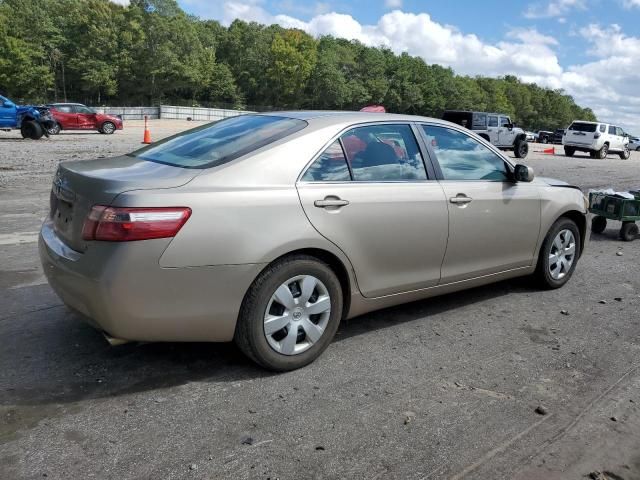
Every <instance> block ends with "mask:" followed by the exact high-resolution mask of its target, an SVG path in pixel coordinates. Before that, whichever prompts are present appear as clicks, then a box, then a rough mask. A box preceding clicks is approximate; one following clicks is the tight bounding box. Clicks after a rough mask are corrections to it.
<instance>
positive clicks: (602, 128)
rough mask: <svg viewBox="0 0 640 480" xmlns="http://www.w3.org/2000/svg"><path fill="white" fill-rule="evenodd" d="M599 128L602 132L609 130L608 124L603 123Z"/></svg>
mask: <svg viewBox="0 0 640 480" xmlns="http://www.w3.org/2000/svg"><path fill="white" fill-rule="evenodd" d="M599 130H600V131H601V132H602V133H604V132H606V131H607V126H606V125H604V124H602V125H600V128H599Z"/></svg>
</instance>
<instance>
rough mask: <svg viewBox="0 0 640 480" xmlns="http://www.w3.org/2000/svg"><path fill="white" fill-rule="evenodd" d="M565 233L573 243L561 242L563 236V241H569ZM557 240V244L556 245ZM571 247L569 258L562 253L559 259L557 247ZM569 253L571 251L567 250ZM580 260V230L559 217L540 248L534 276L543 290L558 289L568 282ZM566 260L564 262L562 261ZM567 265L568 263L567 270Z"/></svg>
mask: <svg viewBox="0 0 640 480" xmlns="http://www.w3.org/2000/svg"><path fill="white" fill-rule="evenodd" d="M566 232H570V233H571V235H572V236H573V241H569V242H567V243H566V244H565V243H564V242H563V237H562V236H561V234H563V235H564V239H565V240H570V238H569V237H567V235H566ZM558 238H560V240H559V242H560V243H559V244H557V241H558ZM571 245H572V246H573V254H572V256H571V258H570V259H569V258H567V257H568V254H567V253H566V252H564V251H563V253H562V256H561V257H559V256H558V254H557V252H558V247H559V246H562V247H563V248H564V247H565V246H566V247H571ZM568 251H571V250H568ZM554 252H556V254H555V258H556V259H557V260H556V261H555V262H553V263H552V254H553V253H554ZM579 258H580V230H579V229H578V226H577V225H576V223H575V222H574V221H573V220H571V219H570V218H567V217H561V218H559V219H558V220H556V222H555V223H554V224H553V225H552V226H551V228H550V229H549V232H548V233H547V236H546V237H545V239H544V242H543V243H542V247H541V248H540V255H539V257H538V266H537V268H536V271H535V273H534V276H535V278H536V280H537V282H538V284H539V285H540V286H541V287H542V288H545V289H554V288H560V287H562V286H563V285H564V284H565V283H567V282H568V281H569V279H570V278H571V276H572V275H573V272H574V271H575V269H576V265H577V264H578V259H579ZM562 259H564V260H566V262H564V261H562ZM567 263H569V265H568V268H567Z"/></svg>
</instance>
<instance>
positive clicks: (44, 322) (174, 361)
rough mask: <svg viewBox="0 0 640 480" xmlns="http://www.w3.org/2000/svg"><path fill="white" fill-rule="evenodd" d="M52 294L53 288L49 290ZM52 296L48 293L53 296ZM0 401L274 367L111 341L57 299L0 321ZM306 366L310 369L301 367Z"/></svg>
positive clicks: (233, 376)
mask: <svg viewBox="0 0 640 480" xmlns="http://www.w3.org/2000/svg"><path fill="white" fill-rule="evenodd" d="M533 290H534V288H533V287H532V286H531V285H530V282H529V281H528V279H515V280H509V281H504V282H500V283H497V284H493V285H489V286H484V287H477V288H474V289H471V290H467V291H464V292H459V293H455V294H449V295H445V296H441V297H435V298H432V299H428V300H421V301H417V302H413V303H410V304H405V305H401V306H397V307H392V308H387V309H384V310H380V311H377V312H373V313H369V314H366V315H362V316H360V317H356V318H353V319H350V320H347V321H344V322H342V324H341V326H340V328H339V330H338V335H337V336H336V338H335V340H334V341H335V342H340V341H343V340H345V339H348V338H351V337H354V336H357V335H361V334H364V333H367V332H372V331H376V330H380V329H386V328H395V327H397V326H399V325H402V324H403V323H406V322H411V321H415V320H419V319H426V321H428V317H430V316H433V315H437V314H440V313H443V312H447V311H449V310H455V309H457V308H460V307H462V306H465V305H470V304H474V303H477V302H482V301H484V300H487V299H491V298H496V297H500V296H504V295H509V294H512V293H517V292H529V291H533ZM50 295H51V296H52V294H50ZM52 298H53V297H52ZM0 333H2V334H3V337H4V338H11V342H8V343H6V344H5V345H4V346H3V349H2V351H1V352H0V364H2V365H3V368H2V370H1V371H0V405H5V406H16V405H23V406H35V405H49V404H51V405H53V404H63V403H72V402H78V401H81V400H85V399H94V398H106V397H115V396H120V395H125V394H131V393H136V392H144V391H153V390H161V389H164V388H168V387H173V386H178V385H184V384H187V383H190V382H212V383H213V382H237V381H242V380H248V379H256V378H266V377H270V376H272V375H277V374H275V373H272V372H269V371H267V370H264V369H262V368H260V367H257V366H256V365H255V364H253V363H252V362H251V361H250V360H248V359H247V358H246V357H245V356H244V355H243V354H242V353H241V352H240V351H239V350H238V349H237V348H236V346H235V345H234V344H233V343H227V344H212V343H130V344H125V345H121V346H118V347H111V346H109V345H108V344H107V342H106V341H105V340H104V338H103V337H102V335H101V334H100V333H99V332H97V331H96V330H94V329H93V328H92V327H90V326H88V325H86V324H85V323H84V322H82V321H80V320H79V319H78V318H77V317H75V316H74V315H73V314H72V313H70V312H69V311H68V310H67V309H66V308H65V307H64V306H63V305H60V304H59V303H57V304H55V305H53V306H50V307H47V308H43V309H40V310H37V311H35V312H26V313H19V314H16V315H14V316H12V317H5V318H4V319H0ZM308 368H313V367H308Z"/></svg>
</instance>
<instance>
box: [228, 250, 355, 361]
mask: <svg viewBox="0 0 640 480" xmlns="http://www.w3.org/2000/svg"><path fill="white" fill-rule="evenodd" d="M309 279H312V280H311V281H310V284H311V282H312V281H313V280H315V281H316V283H315V287H313V290H311V292H312V294H311V296H310V297H309V298H310V299H314V297H315V301H314V302H313V303H311V302H309V301H306V302H302V303H300V304H298V303H297V302H298V301H299V300H298V299H299V298H303V297H304V296H305V295H306V294H305V292H304V290H305V288H303V283H306V282H307V280H309ZM276 292H282V293H280V294H279V295H278V294H277V293H276ZM287 292H288V293H287ZM296 294H299V295H298V296H297V297H296ZM327 296H328V299H327V298H326V297H327ZM276 297H277V298H276ZM322 297H325V298H324V300H322V305H321V306H323V307H324V306H326V308H329V309H330V310H328V311H327V310H323V311H322V313H320V314H311V313H307V312H308V311H307V309H306V308H305V307H304V305H307V306H308V308H309V311H310V310H311V309H312V308H313V306H314V305H316V304H318V303H319V300H318V299H320V298H322ZM280 298H283V299H285V300H283V301H282V303H280V301H279V299H280ZM286 299H288V301H286ZM342 302H343V299H342V287H341V285H340V281H339V280H338V277H336V275H335V273H334V272H333V271H332V270H331V268H330V267H329V266H328V265H327V264H326V263H324V262H322V261H320V260H318V259H317V258H315V257H311V256H307V255H295V256H290V257H285V258H283V259H282V260H279V261H276V262H275V263H273V264H272V265H270V266H269V267H267V268H266V269H265V270H264V271H263V272H262V273H260V275H259V276H258V278H257V279H256V280H255V281H254V282H253V284H252V285H251V287H250V288H249V291H248V292H247V294H246V296H245V298H244V300H243V302H242V307H241V308H240V314H239V318H238V324H237V326H236V332H235V336H234V340H235V342H236V344H237V345H238V347H239V348H240V350H242V352H243V353H244V354H245V355H247V356H248V357H249V358H251V359H252V360H253V361H254V362H256V363H257V364H259V365H261V366H262V367H264V368H267V369H269V370H273V371H277V372H284V371H289V370H295V369H297V368H301V367H304V366H305V365H308V364H309V363H311V362H313V361H314V360H315V359H316V358H318V357H319V356H320V354H321V353H322V352H323V351H324V350H325V349H326V348H327V347H328V346H329V344H330V343H331V340H332V339H333V337H334V335H335V333H336V331H337V329H338V325H339V324H340V320H341V319H342V304H343V303H342ZM285 304H289V305H290V307H286V306H285ZM287 311H288V312H289V313H288V314H287V315H286V316H285V315H284V314H285V312H287ZM296 315H297V316H298V317H296ZM267 316H271V317H272V318H274V319H276V318H279V319H281V320H280V321H277V322H273V321H272V325H273V326H272V328H273V329H274V330H273V331H272V332H270V333H269V334H268V333H267V332H266V331H265V322H266V321H267V318H266V317H267ZM285 317H286V318H285ZM309 322H311V323H313V325H315V326H316V327H322V328H314V327H313V325H310V323H309ZM280 325H282V328H280V329H278V330H275V329H277V328H278V327H279V326H280ZM305 325H306V326H305ZM292 327H294V328H295V329H296V335H295V336H292V335H291V332H292V331H293V330H292ZM307 332H311V333H312V334H313V335H312V336H315V335H319V336H318V337H317V338H314V339H312V338H311V337H310V336H309V335H308V334H307ZM296 350H298V351H297V352H296Z"/></svg>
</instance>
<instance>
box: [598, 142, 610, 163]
mask: <svg viewBox="0 0 640 480" xmlns="http://www.w3.org/2000/svg"><path fill="white" fill-rule="evenodd" d="M608 153H609V145H607V144H606V143H605V144H604V145H603V146H602V148H601V149H600V150H598V151H597V152H596V157H597V158H599V159H601V160H602V159H604V158H607V154H608Z"/></svg>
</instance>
